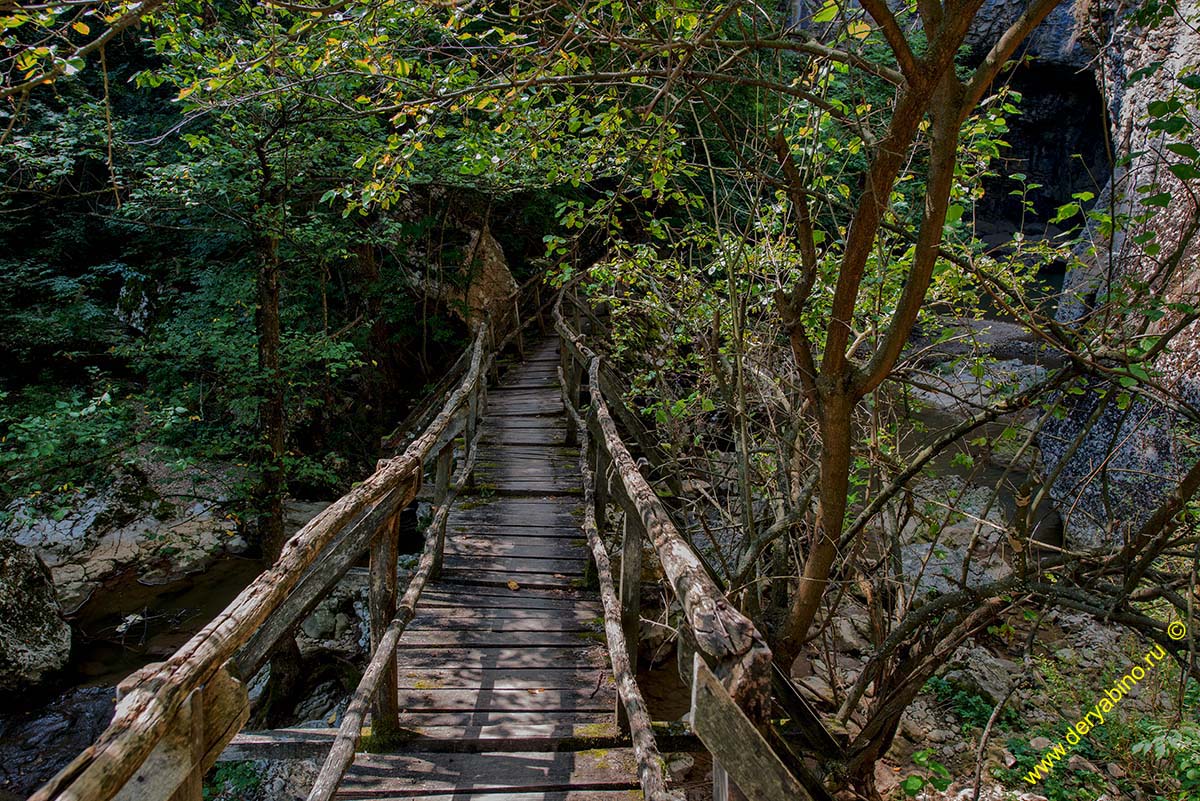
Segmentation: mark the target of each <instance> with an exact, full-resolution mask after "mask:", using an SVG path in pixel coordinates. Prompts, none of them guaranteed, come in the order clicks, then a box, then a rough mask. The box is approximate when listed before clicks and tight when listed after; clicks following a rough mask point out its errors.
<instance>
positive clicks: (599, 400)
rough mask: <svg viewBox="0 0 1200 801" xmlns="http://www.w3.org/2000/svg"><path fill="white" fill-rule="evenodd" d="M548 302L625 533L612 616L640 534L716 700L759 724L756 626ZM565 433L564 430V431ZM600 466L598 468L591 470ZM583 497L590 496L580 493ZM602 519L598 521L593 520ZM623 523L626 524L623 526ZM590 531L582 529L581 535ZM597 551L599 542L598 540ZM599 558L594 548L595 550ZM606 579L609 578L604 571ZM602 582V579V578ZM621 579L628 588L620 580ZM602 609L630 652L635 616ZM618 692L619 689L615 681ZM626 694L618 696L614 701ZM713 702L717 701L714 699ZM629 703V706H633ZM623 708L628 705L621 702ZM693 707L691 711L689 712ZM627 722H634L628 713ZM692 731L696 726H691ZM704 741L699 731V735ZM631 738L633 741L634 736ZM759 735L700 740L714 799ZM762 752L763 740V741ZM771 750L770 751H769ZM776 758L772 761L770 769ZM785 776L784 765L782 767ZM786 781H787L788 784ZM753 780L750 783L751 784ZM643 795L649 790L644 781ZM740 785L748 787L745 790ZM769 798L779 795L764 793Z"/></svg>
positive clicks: (633, 576)
mask: <svg viewBox="0 0 1200 801" xmlns="http://www.w3.org/2000/svg"><path fill="white" fill-rule="evenodd" d="M564 294H565V293H560V294H559V301H558V302H557V303H556V304H555V308H554V328H555V331H557V332H558V334H559V336H560V337H561V340H562V348H563V350H562V361H563V365H562V367H561V368H560V376H561V377H562V378H561V380H562V383H563V385H564V387H563V395H564V398H565V399H566V401H567V405H568V407H569V408H570V409H571V410H572V412H573V413H574V414H575V415H576V417H575V422H576V427H577V428H578V431H579V433H578V436H579V437H580V439H581V440H583V441H586V437H587V434H588V433H589V431H590V433H593V434H594V436H595V439H596V446H595V461H596V463H597V465H602V464H604V463H608V464H611V465H612V472H613V474H614V476H615V480H614V481H613V482H612V490H614V494H615V495H616V496H618V497H617V498H615V500H617V501H618V502H620V503H621V505H622V506H623V507H624V508H625V520H626V536H625V542H624V546H623V556H622V562H623V563H624V564H623V565H622V587H621V607H622V608H621V609H619V610H617V614H618V615H619V617H620V618H621V619H622V620H624V619H625V618H627V617H633V616H632V615H630V614H627V611H629V612H631V611H634V610H636V608H637V607H636V604H637V602H638V594H639V592H640V584H639V582H640V575H639V574H640V553H641V541H642V538H643V537H645V538H648V539H649V540H650V542H651V544H652V545H653V547H654V551H655V553H656V554H657V556H658V560H659V563H660V564H661V566H662V570H663V573H664V575H665V576H666V579H667V582H668V584H669V586H670V587H671V589H672V591H673V593H674V595H675V597H676V599H678V601H679V604H680V606H681V607H682V609H683V617H684V623H685V625H686V628H687V630H688V631H689V632H690V636H691V639H692V641H693V642H694V644H695V647H696V659H697V660H698V661H699V662H702V663H703V664H704V665H705V666H706V669H711V671H712V674H713V675H714V676H715V678H716V680H717V681H719V682H720V685H721V687H722V689H723V693H724V694H723V695H722V696H721V697H722V698H725V699H728V700H727V702H730V703H732V704H733V705H734V707H735V708H734V709H732V710H730V711H731V712H735V713H737V714H738V715H741V716H742V717H743V718H744V719H746V720H747V721H750V722H751V723H752V724H753V726H757V727H760V728H761V727H765V726H767V725H768V722H767V718H768V712H769V707H770V703H771V670H772V661H771V650H770V648H769V647H768V645H767V643H766V640H765V639H764V638H763V636H762V634H761V633H760V632H759V631H758V629H757V627H756V626H755V625H754V623H753V621H751V620H750V619H749V618H747V617H746V616H745V615H743V614H742V613H741V612H740V611H738V610H737V609H736V608H735V607H734V606H733V605H732V604H730V603H729V601H728V600H727V599H726V598H725V595H724V593H723V592H722V591H721V590H720V588H719V587H718V586H717V584H716V583H715V582H714V581H713V579H712V577H711V576H710V575H709V574H708V571H707V569H706V567H705V565H704V563H703V562H702V561H701V559H700V557H699V556H697V555H696V553H695V552H694V551H693V550H692V548H691V546H690V545H689V544H688V543H687V541H686V540H685V539H684V538H683V536H682V535H681V534H680V532H679V530H678V528H677V527H676V526H675V523H674V521H673V520H672V519H671V516H670V514H669V513H668V511H667V509H666V507H665V506H664V505H663V502H662V500H661V499H660V498H659V497H658V494H657V493H656V492H655V491H654V489H653V488H652V487H651V486H650V484H649V482H647V480H646V479H645V477H644V476H643V475H642V473H641V471H640V470H639V469H638V465H637V462H636V461H635V460H634V458H633V455H632V454H631V453H630V452H629V448H628V447H627V446H626V445H625V443H624V441H623V440H622V439H621V435H620V433H619V432H618V430H617V424H616V422H615V421H614V419H613V416H612V414H611V413H610V412H609V408H608V399H606V397H605V395H606V386H607V387H611V384H608V383H607V382H604V381H603V380H602V373H601V370H602V364H601V358H600V356H599V355H598V354H597V353H596V352H595V351H593V350H591V349H590V348H589V347H588V346H587V344H586V343H585V342H584V340H583V336H582V334H581V333H579V332H577V331H575V330H573V329H572V328H571V327H570V326H569V325H568V324H567V322H566V320H565V319H564V317H563V314H562V303H561V301H562V298H563V296H564ZM576 363H578V364H580V365H582V366H583V368H584V372H586V374H587V376H588V397H589V401H590V403H589V406H590V408H589V418H588V421H587V422H588V425H586V426H585V424H584V420H583V417H582V415H580V414H578V413H577V412H574V408H573V407H574V404H575V403H576V402H578V399H579V395H580V386H579V372H580V371H579V370H578V369H577V368H576ZM612 400H613V402H614V403H621V402H622V401H621V399H620V398H613V399H612ZM568 431H570V429H568ZM597 472H598V473H599V472H601V470H599V469H598V470H597ZM595 480H596V485H595V486H596V488H597V490H598V491H599V492H598V493H597V495H601V494H602V495H603V497H600V498H597V500H596V501H595V506H600V507H602V506H603V504H604V503H606V500H607V495H608V491H609V489H610V488H609V484H608V482H607V481H606V480H604V478H603V477H601V476H599V475H597V476H596V479H595ZM587 497H588V498H589V499H590V498H591V496H590V495H589V496H587ZM602 513H603V509H602V508H600V509H593V503H591V502H588V501H586V500H585V503H584V514H585V516H588V515H589V514H590V518H587V517H585V520H586V519H591V520H593V521H595V519H596V516H597V515H600V514H602ZM601 522H602V521H601ZM631 522H632V523H633V527H632V528H631V527H630V524H631ZM590 538H591V535H590V534H589V539H590ZM597 539H598V537H597ZM600 549H601V550H603V545H602V544H601V545H600ZM597 556H599V554H598V555H597ZM603 556H604V560H603V562H604V563H606V562H607V553H606V552H604V554H603ZM597 565H598V572H603V570H604V565H603V564H601V560H600V559H599V558H598V559H597ZM610 580H611V577H610ZM602 581H603V577H602ZM627 582H628V584H629V585H632V586H631V587H630V586H627ZM610 617H611V616H610V614H609V611H608V609H607V605H606V610H605V625H606V629H609V630H610V634H609V637H610V642H611V638H612V637H613V633H614V632H612V631H611V630H612V629H614V628H621V629H623V632H624V634H623V639H634V644H633V648H632V649H631V650H632V653H633V654H635V655H636V644H635V643H636V639H635V638H636V636H637V620H636V617H634V618H633V619H632V620H624V622H625V625H624V626H622V625H621V623H619V622H618V621H617V620H610ZM617 661H618V658H617V657H616V656H615V655H614V659H613V662H614V671H616V669H617ZM618 691H619V692H620V693H621V694H622V695H624V690H623V688H621V687H620V686H619V687H618ZM625 700H626V699H625V698H624V697H623V698H622V701H625ZM717 703H721V701H720V700H719V699H718V701H717ZM635 706H636V704H635ZM626 709H627V712H628V709H629V704H628V703H626ZM693 711H694V710H693ZM630 717H631V720H630V724H631V728H632V727H633V725H634V721H633V720H632V715H630ZM698 733H699V732H698ZM702 739H704V737H702ZM635 743H636V740H635ZM766 743H767V741H766V739H765V738H764V737H763V736H762V735H761V734H759V733H757V731H756V737H755V738H754V739H753V740H750V741H737V742H733V741H729V740H725V739H722V740H720V741H713V742H710V741H709V740H707V739H706V740H705V744H706V745H708V746H709V748H710V750H711V751H712V753H713V760H714V770H713V776H714V798H720V799H724V798H726V797H728V796H727V793H728V790H729V788H728V786H727V784H726V782H725V780H724V777H725V775H726V774H725V772H724V770H723V768H722V765H726V764H734V765H736V766H737V767H738V768H739V770H738V773H740V774H741V775H742V776H744V777H745V779H744V781H746V780H749V779H750V777H749V776H747V775H746V773H745V772H744V771H742V770H740V768H743V767H745V766H747V765H748V764H749V762H748V761H747V760H745V759H744V758H743V756H744V751H745V749H759V748H761V747H764V746H766ZM766 747H767V750H770V748H769V746H766ZM772 756H773V754H772ZM778 762H779V761H778V759H777V758H776V759H774V762H773V763H772V764H774V765H775V766H776V767H778ZM782 773H785V774H786V770H782ZM793 783H794V782H793ZM756 786H757V785H756ZM644 789H645V790H646V793H647V796H648V797H649V795H650V788H649V787H644ZM747 789H748V788H747ZM769 797H771V798H777V797H782V796H779V795H778V794H777V793H776V792H774V791H772V792H771V793H770V794H769Z"/></svg>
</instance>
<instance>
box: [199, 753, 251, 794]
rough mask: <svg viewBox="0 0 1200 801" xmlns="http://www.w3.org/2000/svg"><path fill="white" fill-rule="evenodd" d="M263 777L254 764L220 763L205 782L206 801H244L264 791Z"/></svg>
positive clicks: (247, 762)
mask: <svg viewBox="0 0 1200 801" xmlns="http://www.w3.org/2000/svg"><path fill="white" fill-rule="evenodd" d="M262 785H263V777H262V774H261V773H260V772H259V770H258V768H257V767H256V766H255V763H254V762H249V761H246V762H218V763H217V766H216V767H215V768H213V770H212V772H211V773H210V774H209V776H208V777H206V778H205V781H204V788H203V794H204V801H219V799H244V798H248V797H251V796H253V795H254V794H255V793H257V792H258V791H259V790H260V789H262Z"/></svg>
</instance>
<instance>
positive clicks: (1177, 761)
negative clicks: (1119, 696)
mask: <svg viewBox="0 0 1200 801" xmlns="http://www.w3.org/2000/svg"><path fill="white" fill-rule="evenodd" d="M1145 733H1146V735H1147V737H1146V739H1144V740H1140V741H1139V742H1137V743H1134V745H1133V746H1132V748H1131V749H1130V750H1131V752H1132V753H1133V754H1134V755H1136V756H1141V757H1145V758H1147V759H1150V760H1153V761H1154V762H1155V763H1156V764H1158V765H1162V766H1163V767H1164V769H1165V772H1166V773H1168V774H1170V775H1171V776H1174V777H1175V779H1176V780H1177V781H1178V783H1179V789H1178V793H1177V794H1176V795H1174V796H1173V797H1172V801H1195V799H1198V798H1200V724H1196V723H1194V722H1188V721H1185V722H1183V723H1180V724H1178V725H1176V726H1165V725H1163V724H1161V723H1151V724H1148V725H1147V726H1146V732H1145Z"/></svg>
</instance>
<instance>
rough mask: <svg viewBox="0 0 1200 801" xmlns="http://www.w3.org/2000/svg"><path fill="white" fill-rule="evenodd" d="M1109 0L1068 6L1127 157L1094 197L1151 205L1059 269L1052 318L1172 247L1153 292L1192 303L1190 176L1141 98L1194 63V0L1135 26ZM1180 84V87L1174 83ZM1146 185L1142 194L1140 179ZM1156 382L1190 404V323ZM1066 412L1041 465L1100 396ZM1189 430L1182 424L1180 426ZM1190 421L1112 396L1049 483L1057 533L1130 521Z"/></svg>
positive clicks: (1138, 208) (1107, 202) (1195, 330)
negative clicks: (1181, 173) (1166, 274)
mask: <svg viewBox="0 0 1200 801" xmlns="http://www.w3.org/2000/svg"><path fill="white" fill-rule="evenodd" d="M1111 6H1112V4H1111V3H1110V2H1109V1H1108V0H1102V2H1101V3H1100V5H1092V6H1089V7H1086V8H1084V7H1079V8H1078V9H1077V10H1076V15H1077V16H1078V17H1080V22H1079V23H1077V25H1078V27H1077V30H1076V31H1075V33H1074V34H1073V36H1074V38H1075V40H1076V41H1079V42H1082V43H1084V44H1085V45H1086V46H1087V47H1088V49H1089V50H1091V51H1092V52H1093V53H1095V57H1094V59H1093V61H1092V65H1093V70H1094V74H1095V79H1096V81H1097V84H1098V85H1099V86H1100V87H1101V88H1102V90H1103V91H1104V93H1105V97H1106V101H1107V107H1108V113H1109V119H1110V129H1111V136H1112V141H1113V146H1114V150H1115V152H1116V153H1117V155H1118V156H1126V155H1127V156H1128V157H1129V158H1128V161H1127V163H1125V164H1122V163H1121V161H1120V159H1118V164H1119V165H1121V166H1119V167H1117V168H1115V169H1114V170H1113V171H1112V173H1111V174H1110V176H1109V180H1108V182H1107V185H1106V186H1104V188H1103V191H1102V192H1101V193H1099V197H1098V198H1097V200H1096V203H1097V206H1098V208H1101V209H1108V208H1111V209H1112V210H1113V211H1115V212H1116V213H1117V214H1119V215H1129V217H1130V218H1133V219H1136V217H1137V216H1138V215H1139V214H1141V213H1143V212H1146V211H1151V212H1153V214H1152V216H1151V217H1150V219H1149V220H1148V221H1147V222H1145V223H1141V224H1137V223H1135V224H1134V225H1133V226H1132V227H1130V228H1129V229H1128V230H1126V231H1125V232H1124V233H1121V232H1119V231H1118V233H1116V234H1115V235H1114V236H1112V237H1111V238H1104V237H1102V236H1101V235H1100V233H1099V232H1098V231H1096V230H1095V229H1094V228H1093V230H1092V231H1091V233H1092V235H1093V236H1092V239H1093V242H1094V247H1093V248H1092V249H1091V250H1090V251H1088V252H1085V253H1084V254H1083V258H1082V259H1081V264H1080V265H1079V266H1077V267H1076V268H1074V269H1072V270H1070V271H1068V273H1067V275H1066V278H1065V282H1064V299H1063V301H1062V302H1061V303H1060V305H1059V309H1058V317H1059V319H1060V320H1062V321H1063V322H1073V321H1076V320H1079V319H1080V318H1081V317H1082V316H1083V315H1085V314H1087V313H1088V311H1089V309H1090V308H1091V305H1092V304H1093V303H1094V302H1095V298H1096V296H1097V295H1098V294H1100V295H1103V294H1104V293H1105V292H1107V290H1108V287H1109V286H1110V281H1119V280H1120V279H1121V278H1125V277H1131V278H1135V279H1139V280H1141V281H1147V282H1151V281H1153V277H1154V276H1155V274H1156V272H1158V271H1159V270H1161V269H1162V265H1163V262H1164V257H1167V256H1168V254H1176V255H1177V258H1178V266H1177V268H1176V269H1175V270H1174V272H1173V275H1172V277H1171V278H1169V279H1168V280H1165V281H1159V282H1158V283H1157V284H1153V291H1154V294H1156V295H1157V296H1159V297H1161V298H1162V299H1163V300H1165V301H1167V302H1186V303H1193V304H1194V303H1196V301H1197V296H1198V292H1200V237H1198V236H1197V231H1196V227H1197V214H1198V213H1200V212H1198V210H1197V200H1196V194H1195V193H1196V191H1197V190H1198V189H1200V186H1197V183H1198V182H1196V181H1194V180H1193V181H1191V182H1190V184H1191V185H1188V183H1185V182H1184V181H1181V180H1179V179H1178V178H1176V177H1175V176H1174V175H1172V174H1171V173H1170V172H1168V171H1167V169H1166V168H1165V163H1164V159H1166V163H1169V162H1170V161H1175V160H1176V159H1175V158H1174V156H1173V155H1172V154H1171V153H1170V152H1169V151H1165V150H1164V146H1165V145H1166V144H1170V143H1171V142H1173V141H1177V140H1175V139H1173V138H1172V137H1171V136H1170V135H1164V133H1163V132H1162V131H1156V130H1153V129H1152V127H1151V126H1150V121H1151V120H1152V117H1151V116H1150V115H1149V110H1150V106H1151V103H1153V102H1155V101H1161V100H1164V99H1168V98H1169V96H1170V94H1171V92H1172V90H1173V89H1175V88H1176V87H1179V86H1180V83H1179V82H1180V79H1181V78H1183V77H1185V76H1187V75H1189V74H1190V75H1196V74H1198V72H1197V67H1198V65H1200V25H1197V21H1200V2H1198V0H1182V2H1180V3H1179V5H1178V13H1177V14H1176V15H1175V16H1172V17H1170V18H1168V19H1166V20H1164V21H1163V22H1161V23H1160V24H1158V25H1157V26H1155V27H1154V28H1153V29H1152V30H1146V29H1143V28H1141V27H1139V26H1138V25H1137V24H1136V23H1135V22H1134V21H1133V19H1132V17H1131V16H1130V15H1129V14H1128V13H1120V12H1119V11H1117V10H1115V9H1113V8H1112V7H1111ZM1183 91H1184V92H1185V93H1190V91H1191V90H1188V89H1186V88H1184V90H1183ZM1182 113H1183V114H1184V115H1186V116H1187V117H1188V118H1189V119H1190V126H1192V127H1191V128H1190V129H1191V130H1193V131H1194V130H1197V129H1200V119H1197V111H1196V109H1195V107H1192V108H1188V107H1187V104H1186V103H1185V104H1184V108H1183V109H1182ZM1155 183H1157V184H1158V185H1159V187H1158V189H1156V190H1154V191H1153V192H1150V191H1147V188H1148V187H1150V186H1151V185H1153V184H1155ZM1158 192H1166V193H1168V194H1169V195H1170V201H1169V202H1167V203H1166V205H1164V206H1154V207H1153V208H1150V207H1147V206H1145V205H1144V203H1143V201H1144V200H1145V199H1146V198H1147V197H1149V196H1151V195H1152V194H1157V193H1158ZM1151 230H1153V231H1155V232H1157V237H1156V239H1155V240H1153V241H1154V242H1156V243H1157V246H1158V248H1159V250H1158V252H1157V253H1155V252H1153V251H1147V250H1146V249H1145V247H1143V244H1139V241H1142V240H1143V237H1144V236H1145V235H1146V234H1147V232H1148V231H1151ZM1177 319H1178V317H1176V316H1174V315H1172V314H1170V313H1168V314H1167V316H1165V317H1164V318H1163V319H1161V320H1159V321H1157V322H1156V323H1153V324H1152V325H1151V328H1150V330H1149V332H1148V333H1150V334H1154V333H1157V332H1161V331H1163V330H1166V328H1167V327H1169V326H1171V325H1172V324H1173V323H1174V322H1175V321H1176V320H1177ZM1153 366H1154V368H1156V369H1157V370H1158V371H1160V372H1161V376H1160V379H1159V380H1160V382H1161V384H1162V386H1163V387H1164V388H1165V389H1166V390H1167V391H1169V392H1171V393H1175V394H1176V395H1177V396H1178V397H1179V398H1182V399H1184V400H1185V401H1186V402H1190V403H1198V402H1200V326H1197V325H1196V324H1192V325H1191V326H1189V327H1187V328H1186V329H1184V331H1183V332H1182V333H1181V335H1180V336H1179V337H1178V338H1177V339H1176V341H1175V343H1174V345H1173V347H1172V348H1171V349H1170V350H1169V351H1168V352H1167V353H1164V354H1163V355H1162V356H1161V357H1160V358H1158V359H1157V360H1156V362H1155V364H1154V365H1153ZM1064 403H1065V404H1066V407H1067V416H1066V418H1065V419H1063V420H1059V421H1056V422H1055V423H1053V424H1052V426H1051V427H1050V428H1049V429H1048V430H1047V431H1046V433H1045V435H1044V436H1043V437H1042V439H1041V443H1040V444H1041V447H1042V452H1043V454H1044V456H1045V457H1046V459H1047V461H1048V463H1049V464H1050V465H1051V466H1053V465H1054V464H1056V463H1058V462H1059V461H1061V460H1062V459H1063V458H1064V455H1066V454H1068V453H1070V451H1071V447H1072V443H1073V442H1074V441H1075V439H1076V437H1077V436H1078V435H1079V433H1080V431H1081V430H1082V429H1083V428H1084V426H1085V424H1086V422H1087V421H1088V419H1089V418H1090V417H1092V415H1093V412H1094V411H1095V409H1096V405H1097V404H1098V403H1099V399H1098V397H1097V396H1095V395H1088V396H1083V397H1082V398H1078V399H1072V400H1071V401H1070V402H1067V401H1064ZM1189 429H1192V430H1191V434H1188V431H1189ZM1195 434H1196V432H1195V431H1194V426H1193V425H1192V424H1190V423H1188V422H1187V421H1186V419H1185V417H1184V416H1183V415H1181V414H1180V412H1179V410H1178V406H1175V407H1174V408H1172V407H1171V406H1168V405H1164V404H1161V403H1156V402H1151V401H1145V402H1139V401H1134V402H1133V403H1130V404H1128V405H1127V408H1125V409H1121V408H1118V406H1117V405H1116V404H1112V405H1111V406H1110V407H1109V408H1108V409H1107V410H1105V411H1103V412H1102V413H1101V414H1100V416H1099V418H1098V420H1097V422H1096V423H1095V425H1094V427H1093V428H1092V429H1091V431H1089V432H1087V433H1086V434H1085V435H1084V437H1083V439H1082V441H1081V442H1080V445H1079V447H1078V448H1077V449H1076V450H1075V451H1074V453H1073V454H1071V455H1070V458H1069V459H1068V460H1067V464H1066V466H1065V469H1064V470H1063V472H1062V474H1061V476H1060V478H1059V480H1058V481H1057V482H1056V484H1055V486H1054V488H1053V490H1052V493H1053V495H1054V498H1055V501H1056V502H1057V505H1058V506H1059V508H1060V510H1061V511H1062V513H1063V516H1064V518H1065V519H1066V526H1067V531H1068V533H1069V534H1070V535H1071V536H1073V538H1074V539H1075V540H1076V541H1077V542H1082V543H1085V544H1097V543H1100V542H1107V541H1112V540H1119V539H1120V538H1121V536H1122V533H1123V531H1125V530H1128V529H1130V528H1132V527H1134V526H1136V525H1138V524H1139V523H1140V522H1141V521H1142V520H1144V519H1145V518H1146V517H1147V516H1148V515H1149V514H1150V513H1151V512H1152V511H1153V509H1154V508H1155V507H1156V506H1157V505H1158V504H1159V503H1160V502H1161V499H1162V498H1163V496H1164V495H1165V494H1166V493H1167V492H1169V491H1170V490H1171V488H1172V487H1173V486H1174V482H1175V481H1176V480H1177V477H1178V476H1179V475H1180V474H1181V473H1182V472H1183V470H1185V469H1186V468H1187V467H1188V466H1189V465H1190V464H1192V463H1193V462H1194V461H1195V459H1196V458H1197V454H1196V453H1195V450H1194V446H1189V445H1188V444H1187V443H1188V441H1189V440H1194V439H1195V436H1194V435H1195Z"/></svg>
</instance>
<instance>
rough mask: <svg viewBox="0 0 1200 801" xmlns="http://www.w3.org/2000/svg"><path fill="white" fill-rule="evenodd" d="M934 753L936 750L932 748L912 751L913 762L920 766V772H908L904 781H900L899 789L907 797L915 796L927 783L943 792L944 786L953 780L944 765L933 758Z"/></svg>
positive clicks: (947, 785)
mask: <svg viewBox="0 0 1200 801" xmlns="http://www.w3.org/2000/svg"><path fill="white" fill-rule="evenodd" d="M935 753H937V751H936V750H935V749H932V748H929V749H926V750H923V751H916V752H914V753H913V755H912V761H913V764H914V765H916V766H917V767H918V768H921V769H922V772H920V773H910V774H909V775H908V776H906V777H905V779H904V781H902V782H900V789H901V790H903V791H904V794H905V795H907V796H908V797H910V798H916V797H917V796H918V795H919V794H920V793H921V791H922V790H923V789H924V788H925V785H927V784H928V785H929V786H930V787H932V788H933V789H935V790H937V791H938V792H945V790H946V788H947V787H949V786H950V784H951V783H952V782H953V781H954V777H953V776H952V775H951V774H950V771H949V770H947V769H946V766H945V765H943V764H942V763H941V762H938V761H937V760H935V759H934V758H933V755H934V754H935Z"/></svg>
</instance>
